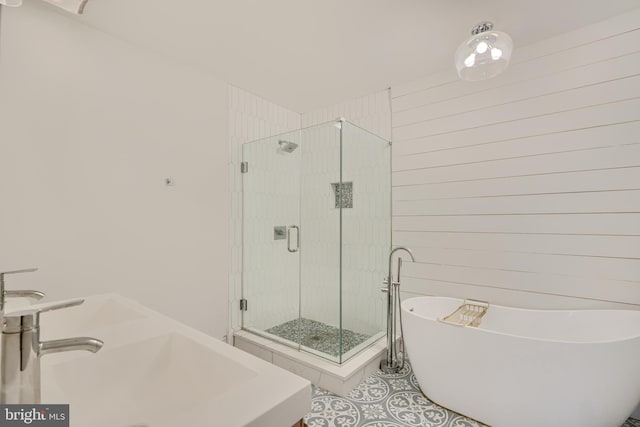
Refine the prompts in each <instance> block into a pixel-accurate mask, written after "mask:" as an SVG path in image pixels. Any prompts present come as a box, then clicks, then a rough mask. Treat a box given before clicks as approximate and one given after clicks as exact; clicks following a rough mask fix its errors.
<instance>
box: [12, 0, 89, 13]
mask: <svg viewBox="0 0 640 427" xmlns="http://www.w3.org/2000/svg"><path fill="white" fill-rule="evenodd" d="M44 1H46V2H47V3H50V4H53V5H55V6H58V7H59V8H61V9H64V10H66V11H67V12H71V13H75V14H77V15H81V14H82V11H83V10H84V6H85V4H87V1H88V0H44ZM0 5H3V6H11V7H18V6H22V0H0Z"/></svg>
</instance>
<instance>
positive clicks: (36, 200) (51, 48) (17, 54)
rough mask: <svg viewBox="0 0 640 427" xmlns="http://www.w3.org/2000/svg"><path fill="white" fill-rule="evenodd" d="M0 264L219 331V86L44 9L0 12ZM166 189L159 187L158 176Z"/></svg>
mask: <svg viewBox="0 0 640 427" xmlns="http://www.w3.org/2000/svg"><path fill="white" fill-rule="evenodd" d="M1 37H2V40H1V41H2V46H1V48H2V51H1V59H0V61H1V62H0V198H1V199H2V209H1V210H0V236H1V239H0V240H1V242H2V243H1V244H0V268H1V269H2V270H6V269H14V268H20V267H32V266H37V267H40V269H41V270H40V271H39V272H38V273H36V274H31V275H28V276H25V277H11V278H10V280H9V281H8V288H10V289H19V288H35V289H40V290H42V291H44V292H46V293H47V295H48V298H49V299H60V298H71V297H77V296H81V295H89V294H97V293H102V292H112V291H115V292H118V293H120V294H123V295H126V296H128V297H131V298H134V299H136V300H138V301H140V302H142V303H144V304H145V305H148V306H149V307H151V308H154V309H157V310H159V311H161V312H163V313H166V314H168V315H170V316H172V317H174V318H176V319H178V320H180V321H183V322H185V323H187V324H189V325H190V326H193V327H196V328H198V329H200V330H203V331H205V332H207V333H209V334H212V335H214V336H217V337H222V336H223V335H225V334H226V329H227V308H228V307H227V300H228V298H227V294H228V292H227V283H226V277H227V272H228V245H227V240H228V222H229V214H228V212H229V206H228V186H229V178H228V173H227V167H228V158H229V147H228V144H227V141H226V138H227V105H228V103H227V86H226V84H224V83H223V82H221V81H219V80H216V79H214V78H212V77H210V76H209V75H207V74H203V73H201V72H199V71H196V70H194V69H192V68H188V67H184V66H182V65H180V64H178V63H176V62H173V61H168V60H166V59H165V58H163V57H160V56H157V55H154V54H152V53H150V52H147V51H144V50H141V49H138V48H136V47H133V46H132V45H129V44H127V43H124V42H122V41H120V40H118V39H115V38H112V37H110V36H107V35H105V34H104V33H102V32H99V31H95V30H92V29H91V28H89V27H87V26H85V25H83V24H81V23H79V22H78V21H75V20H71V19H69V18H68V17H67V16H66V15H63V14H58V13H55V12H52V11H51V10H50V8H47V7H45V6H43V5H41V2H25V4H24V5H23V7H22V8H16V9H12V8H2V34H1ZM169 176H170V177H173V178H174V179H175V186H173V187H166V186H165V185H164V179H165V177H169Z"/></svg>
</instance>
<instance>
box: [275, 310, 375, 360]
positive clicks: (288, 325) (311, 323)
mask: <svg viewBox="0 0 640 427" xmlns="http://www.w3.org/2000/svg"><path fill="white" fill-rule="evenodd" d="M298 328H299V329H298ZM265 332H268V333H270V334H273V335H276V336H278V337H280V338H284V339H286V340H289V341H293V342H296V343H297V342H299V343H300V344H302V345H303V346H305V347H309V348H312V349H314V350H317V351H321V352H323V353H325V354H328V355H330V356H333V357H338V356H339V355H340V329H338V328H336V327H333V326H329V325H327V324H325V323H322V322H317V321H315V320H311V319H305V318H301V319H300V320H299V321H298V319H294V320H290V321H288V322H285V323H282V324H280V325H277V326H274V327H273V328H269V329H267V330H266V331H265ZM368 338H370V336H369V335H364V334H359V333H357V332H353V331H350V330H348V329H343V330H342V353H343V354H344V353H346V352H347V351H349V350H351V349H352V348H354V347H356V346H357V345H358V344H362V343H363V342H365V341H366V340H367V339H368Z"/></svg>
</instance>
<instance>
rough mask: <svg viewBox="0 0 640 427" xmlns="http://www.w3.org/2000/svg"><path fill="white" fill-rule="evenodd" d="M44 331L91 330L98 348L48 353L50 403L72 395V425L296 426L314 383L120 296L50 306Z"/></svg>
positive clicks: (45, 391) (55, 334)
mask: <svg viewBox="0 0 640 427" xmlns="http://www.w3.org/2000/svg"><path fill="white" fill-rule="evenodd" d="M41 330H42V334H43V339H57V338H70V337H74V336H90V337H93V338H97V339H101V340H103V341H104V342H105V344H104V347H103V348H102V350H100V351H99V352H98V353H96V354H92V353H86V352H80V351H75V352H69V353H57V354H51V355H46V356H44V357H43V358H42V360H41V363H42V403H43V404H55V403H68V404H70V425H71V427H86V426H91V427H132V426H136V427H142V426H145V427H181V426H187V425H189V426H197V427H209V426H211V427H222V426H224V427H233V426H251V427H254V426H255V427H258V426H259V427H270V426H274V427H276V426H277V427H283V426H284V427H288V426H290V425H292V424H294V423H295V422H297V421H298V420H299V419H301V418H302V417H303V416H304V415H305V414H306V413H307V412H308V411H309V410H310V406H311V385H310V383H309V382H308V381H307V380H305V379H302V378H300V377H297V376H295V375H293V374H291V373H289V372H287V371H285V370H283V369H280V368H278V367H277V366H274V365H272V364H270V363H267V362H265V361H263V360H261V359H258V358H256V357H254V356H252V355H250V354H248V353H245V352H243V351H241V350H239V349H237V348H234V347H232V346H230V345H227V344H225V343H223V342H221V341H218V340H216V339H214V338H212V337H210V336H208V335H205V334H203V333H201V332H198V331H196V330H194V329H192V328H189V327H187V326H185V325H183V324H181V323H179V322H177V321H175V320H172V319H169V318H167V317H166V316H163V315H161V314H159V313H156V312H154V311H152V310H149V309H148V308H146V307H143V306H141V305H139V304H137V303H136V302H134V301H131V300H128V299H126V298H123V297H121V296H118V295H114V294H110V295H104V296H96V297H89V298H86V301H85V303H84V304H83V305H81V306H78V307H72V308H69V309H63V310H60V311H52V312H47V313H43V314H42V318H41Z"/></svg>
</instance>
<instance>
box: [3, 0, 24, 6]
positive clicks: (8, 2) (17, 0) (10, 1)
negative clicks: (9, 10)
mask: <svg viewBox="0 0 640 427" xmlns="http://www.w3.org/2000/svg"><path fill="white" fill-rule="evenodd" d="M0 5H2V6H10V7H18V6H22V0H0Z"/></svg>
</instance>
